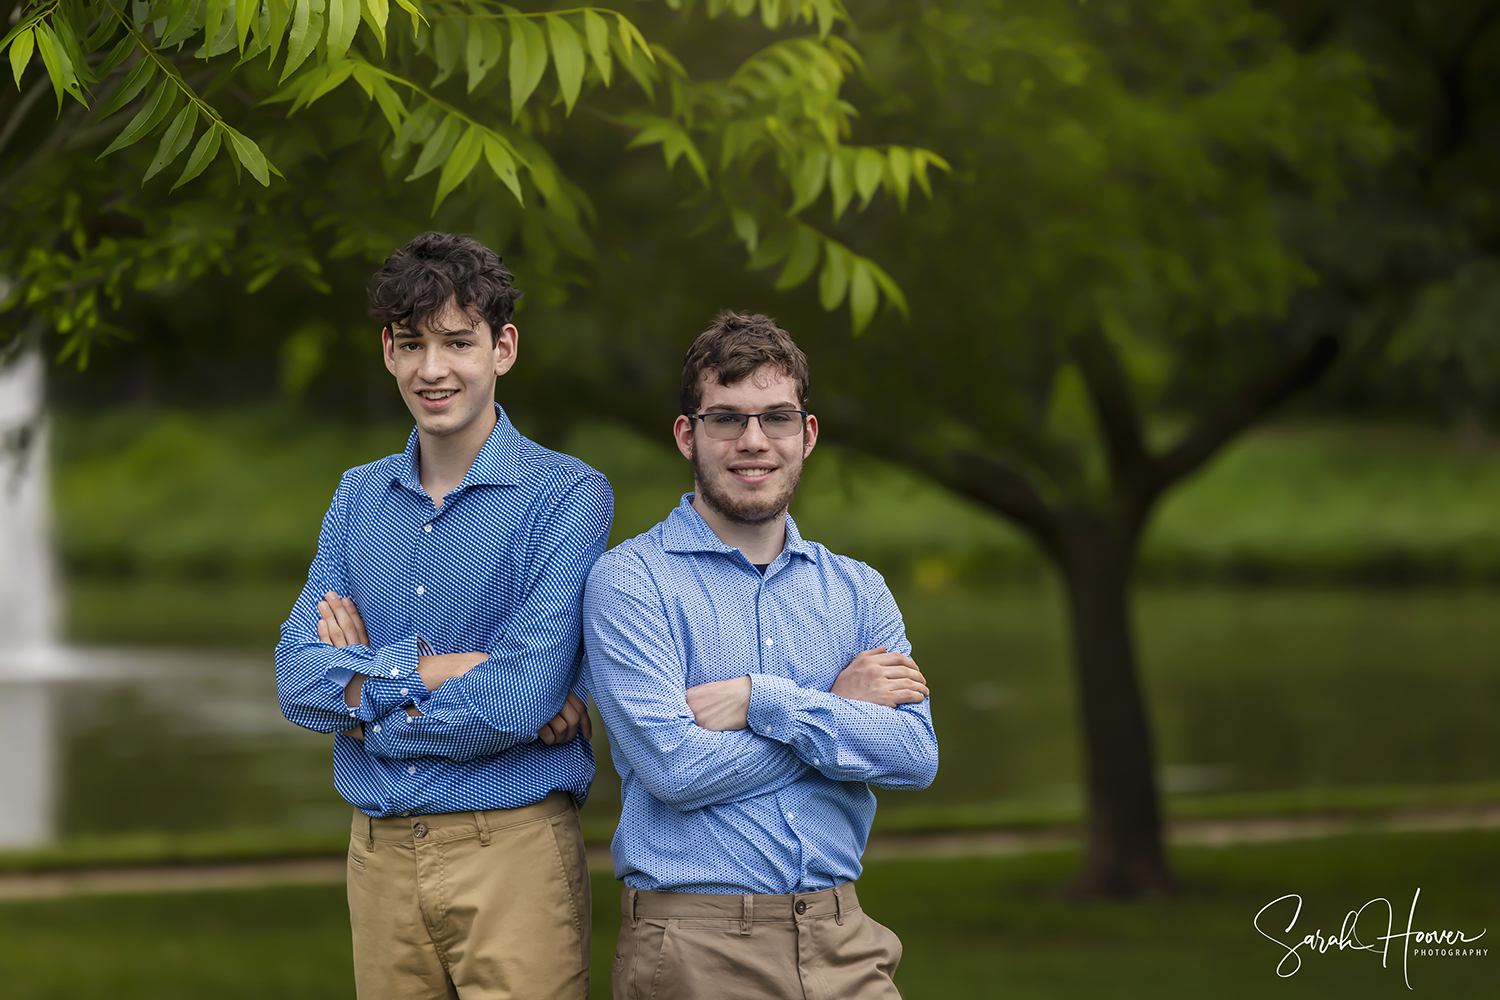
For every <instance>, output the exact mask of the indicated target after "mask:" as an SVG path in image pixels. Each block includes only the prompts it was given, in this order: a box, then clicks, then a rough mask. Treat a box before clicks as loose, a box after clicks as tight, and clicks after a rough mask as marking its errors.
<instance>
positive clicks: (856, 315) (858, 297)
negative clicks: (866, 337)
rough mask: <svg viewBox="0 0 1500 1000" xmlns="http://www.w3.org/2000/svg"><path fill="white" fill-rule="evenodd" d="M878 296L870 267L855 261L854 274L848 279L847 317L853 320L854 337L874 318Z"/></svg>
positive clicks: (878, 301) (878, 300) (861, 261)
mask: <svg viewBox="0 0 1500 1000" xmlns="http://www.w3.org/2000/svg"><path fill="white" fill-rule="evenodd" d="M879 304H880V296H879V295H878V294H877V293H876V291H875V277H874V275H872V274H871V273H870V266H869V264H867V263H866V262H865V261H863V260H855V262H854V273H853V274H852V275H851V276H850V278H849V315H850V317H851V318H852V319H853V320H854V335H855V336H856V337H858V336H859V335H860V334H861V333H863V332H864V329H865V327H867V326H869V325H870V320H872V319H874V318H875V307H876V306H877V305H879Z"/></svg>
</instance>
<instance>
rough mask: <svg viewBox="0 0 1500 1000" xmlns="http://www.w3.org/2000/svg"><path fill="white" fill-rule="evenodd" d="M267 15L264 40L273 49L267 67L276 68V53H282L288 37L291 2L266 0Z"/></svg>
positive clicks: (289, 0)
mask: <svg viewBox="0 0 1500 1000" xmlns="http://www.w3.org/2000/svg"><path fill="white" fill-rule="evenodd" d="M266 13H267V14H269V15H270V18H269V26H268V27H267V28H266V39H264V40H268V41H269V43H270V49H271V59H270V61H269V62H267V63H266V65H267V66H274V65H276V53H277V52H279V51H281V40H282V38H284V37H285V36H286V26H287V22H288V21H289V20H290V19H291V16H292V5H291V0H266ZM257 30H259V29H258V28H257ZM282 79H283V80H285V79H286V77H284V76H283V77H282Z"/></svg>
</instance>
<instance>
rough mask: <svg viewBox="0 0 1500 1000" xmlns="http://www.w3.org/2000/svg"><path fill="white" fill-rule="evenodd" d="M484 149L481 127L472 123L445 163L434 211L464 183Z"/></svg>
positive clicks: (433, 206)
mask: <svg viewBox="0 0 1500 1000" xmlns="http://www.w3.org/2000/svg"><path fill="white" fill-rule="evenodd" d="M483 151H484V143H483V141H482V139H481V137H480V134H479V129H477V128H475V127H474V126H473V125H470V126H469V127H468V129H467V130H466V131H465V132H464V134H463V136H462V137H461V138H460V139H459V140H458V143H457V145H455V146H454V147H453V153H452V154H451V155H450V156H449V157H448V162H447V163H445V164H443V172H442V174H441V175H439V177H438V189H437V197H436V198H435V199H434V200H433V202H432V211H433V212H434V213H436V212H437V210H438V206H439V205H441V204H442V203H443V199H444V198H446V197H448V195H449V193H451V192H452V191H453V189H454V188H456V187H458V186H459V185H460V184H462V183H463V180H464V178H465V177H467V176H469V174H470V173H472V172H473V170H474V167H475V166H477V165H478V163H479V156H480V154H481V153H482V152H483Z"/></svg>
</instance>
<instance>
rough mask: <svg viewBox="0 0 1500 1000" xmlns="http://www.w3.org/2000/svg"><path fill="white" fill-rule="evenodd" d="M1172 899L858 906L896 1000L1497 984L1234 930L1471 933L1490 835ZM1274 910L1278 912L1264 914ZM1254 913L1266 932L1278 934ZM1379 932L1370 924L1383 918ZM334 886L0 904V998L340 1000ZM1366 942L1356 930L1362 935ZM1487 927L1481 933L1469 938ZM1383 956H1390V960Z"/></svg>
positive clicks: (950, 877)
mask: <svg viewBox="0 0 1500 1000" xmlns="http://www.w3.org/2000/svg"><path fill="white" fill-rule="evenodd" d="M1175 860H1176V864H1177V868H1178V871H1179V872H1180V874H1181V876H1182V880H1183V886H1184V890H1183V893H1182V894H1181V896H1179V897H1177V898H1174V899H1169V900H1147V901H1137V902H1131V903H1114V902H1110V903H1089V904H1079V903H1073V902H1069V901H1067V900H1066V899H1065V897H1064V895H1063V893H1062V891H1061V889H1062V887H1063V886H1064V885H1065V883H1066V881H1067V879H1068V877H1069V876H1070V875H1071V873H1072V872H1073V870H1074V869H1075V867H1076V865H1077V856H1076V855H1075V854H1074V853H1072V852H1066V851H1058V852H1049V853H1042V854H1035V855H1030V856H1025V857H1016V858H987V859H942V860H938V859H932V860H900V861H895V860H892V861H883V862H877V863H872V864H871V865H870V866H869V868H868V869H867V870H866V872H865V876H864V878H862V879H861V881H860V896H861V899H862V901H863V902H864V904H865V906H866V908H867V910H868V911H869V912H870V913H871V914H872V915H873V916H875V917H876V919H879V920H880V921H881V922H882V923H885V924H887V925H888V926H890V927H891V928H892V929H893V930H895V931H896V932H897V933H898V934H899V935H900V936H901V938H902V940H903V942H904V944H905V957H904V958H903V960H902V963H901V968H900V971H899V973H898V975H897V983H898V985H899V986H900V987H901V989H902V992H903V995H904V996H906V997H908V998H934V1000H936V998H944V1000H947V998H963V997H1004V998H1021V1000H1029V998H1069V997H1080V998H1089V1000H1097V998H1114V997H1121V998H1126V997H1142V998H1147V997H1149V998H1154V1000H1172V998H1179V997H1180V998H1184V1000H1186V998H1193V1000H1197V998H1201V997H1215V998H1218V997H1223V998H1240V997H1244V998H1260V997H1293V998H1297V997H1309V998H1313V997H1317V998H1339V997H1375V998H1379V997H1397V996H1408V995H1416V996H1427V997H1433V998H1445V1000H1446V998H1478V997H1483V996H1494V995H1495V991H1496V987H1497V986H1500V953H1495V954H1491V955H1488V956H1485V957H1471V958H1436V957H1433V958H1425V957H1413V958H1411V959H1410V963H1409V968H1408V969H1407V970H1406V971H1407V972H1409V974H1410V979H1411V985H1412V987H1413V989H1414V994H1412V993H1408V991H1407V989H1406V987H1405V984H1404V982H1403V969H1402V967H1401V964H1400V963H1399V961H1395V962H1393V967H1392V968H1384V969H1383V968H1381V966H1380V960H1379V958H1378V957H1373V956H1371V955H1369V954H1367V953H1363V952H1354V951H1345V952H1340V951H1337V950H1333V951H1329V952H1327V953H1326V954H1306V953H1305V950H1304V957H1303V966H1302V969H1301V971H1299V972H1298V973H1296V975H1294V976H1292V977H1290V978H1288V979H1278V978H1277V976H1276V973H1275V968H1276V964H1277V962H1278V961H1279V960H1280V958H1281V956H1282V954H1283V952H1282V950H1281V949H1280V948H1279V947H1278V946H1277V945H1275V944H1273V943H1272V942H1270V941H1268V940H1266V939H1265V938H1263V937H1261V936H1260V935H1258V934H1257V933H1256V931H1255V929H1254V927H1253V926H1252V919H1253V918H1254V916H1255V914H1256V911H1257V910H1259V909H1260V908H1261V907H1262V906H1264V905H1265V904H1267V903H1269V902H1271V901H1272V900H1273V899H1276V898H1277V897H1280V896H1282V895H1284V894H1286V893H1292V892H1295V893H1299V894H1301V895H1302V896H1303V897H1304V901H1305V902H1304V909H1303V911H1302V914H1301V916H1300V918H1299V922H1298V924H1297V926H1296V928H1295V930H1296V932H1297V933H1296V935H1292V936H1300V935H1303V934H1309V933H1312V931H1313V930H1314V929H1316V928H1321V929H1322V930H1323V932H1324V933H1325V935H1326V934H1327V933H1329V932H1330V931H1333V932H1336V930H1337V928H1338V926H1339V925H1340V923H1341V922H1342V920H1343V918H1344V915H1345V913H1346V912H1347V911H1349V910H1351V909H1355V908H1357V907H1359V906H1360V905H1361V904H1363V903H1364V902H1366V901H1367V900H1370V899H1373V898H1376V897H1385V898H1387V899H1390V900H1392V902H1393V903H1394V904H1395V909H1396V912H1397V915H1398V920H1397V925H1398V926H1397V927H1396V928H1395V929H1396V930H1401V929H1404V924H1405V916H1406V912H1407V908H1408V907H1409V906H1410V904H1411V900H1412V895H1413V892H1414V891H1415V890H1416V889H1417V888H1418V887H1420V888H1421V897H1420V903H1419V905H1418V908H1417V911H1416V921H1415V925H1414V926H1415V927H1416V928H1417V929H1424V928H1425V929H1439V928H1448V929H1459V930H1463V931H1465V932H1466V933H1467V934H1468V935H1470V936H1473V935H1474V934H1477V933H1478V932H1479V931H1481V930H1484V929H1486V928H1488V927H1490V926H1491V925H1492V924H1495V923H1496V922H1497V918H1500V832H1496V831H1487V832H1460V833H1424V834H1396V835H1362V836H1346V837H1335V838H1329V839H1324V840H1308V841H1300V842H1288V843H1280V844H1256V845H1239V846H1234V847H1229V848H1219V849H1209V848H1197V849H1179V850H1177V851H1176V852H1175ZM594 900H595V903H594V907H595V914H594V935H595V948H594V965H595V968H596V969H599V970H601V976H600V977H598V978H597V979H596V982H595V984H594V995H595V996H596V997H604V996H607V995H608V992H607V990H608V987H607V982H606V981H605V980H606V978H607V970H608V968H609V964H610V956H611V953H612V946H613V942H614V936H615V933H616V930H617V928H618V921H619V917H618V889H617V887H616V884H615V883H614V882H613V881H612V880H610V879H609V877H608V875H606V874H601V873H596V874H595V878H594ZM1273 912H1280V911H1273ZM1288 917H1289V913H1287V914H1283V915H1282V919H1281V922H1280V924H1279V925H1276V924H1273V923H1272V922H1270V921H1263V926H1267V927H1268V928H1269V929H1270V930H1272V931H1273V932H1279V931H1280V930H1281V929H1282V928H1284V927H1285V921H1286V919H1287V918H1288ZM1382 932H1383V929H1382ZM348 934H349V932H348V924H347V911H346V910H345V906H344V898H343V889H342V887H339V886H327V887H314V888H308V887H301V888H280V889H262V890H255V891H239V892H205V893H184V894H173V895H158V896H108V897H80V898H70V899H59V900H48V901H36V902H10V903H4V904H0V986H3V990H0V993H3V995H4V996H5V997H6V998H7V1000H40V998H58V1000H64V998H66V1000H92V998H99V1000H104V998H109V1000H117V998H118V1000H127V998H135V997H140V998H147V997H149V998H152V1000H175V998H183V1000H188V998H192V1000H197V998H200V997H225V998H250V997H265V998H273V997H274V998H283V997H286V998H344V997H352V996H353V990H352V988H351V986H350V982H351V980H350V964H349V963H350V958H349V939H348ZM1366 938H1368V935H1366ZM1489 940H1490V936H1489V935H1486V937H1485V938H1484V939H1482V941H1481V944H1483V943H1484V942H1487V941H1489ZM1397 957H1398V953H1396V952H1394V951H1393V954H1392V958H1393V959H1395V958H1397Z"/></svg>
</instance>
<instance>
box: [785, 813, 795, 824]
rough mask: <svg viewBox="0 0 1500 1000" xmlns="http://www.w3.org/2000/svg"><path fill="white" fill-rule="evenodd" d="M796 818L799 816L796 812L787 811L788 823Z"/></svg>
mask: <svg viewBox="0 0 1500 1000" xmlns="http://www.w3.org/2000/svg"><path fill="white" fill-rule="evenodd" d="M796 818H797V814H796V813H787V814H786V821H787V822H788V823H790V822H791V821H792V820H794V819H796Z"/></svg>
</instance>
